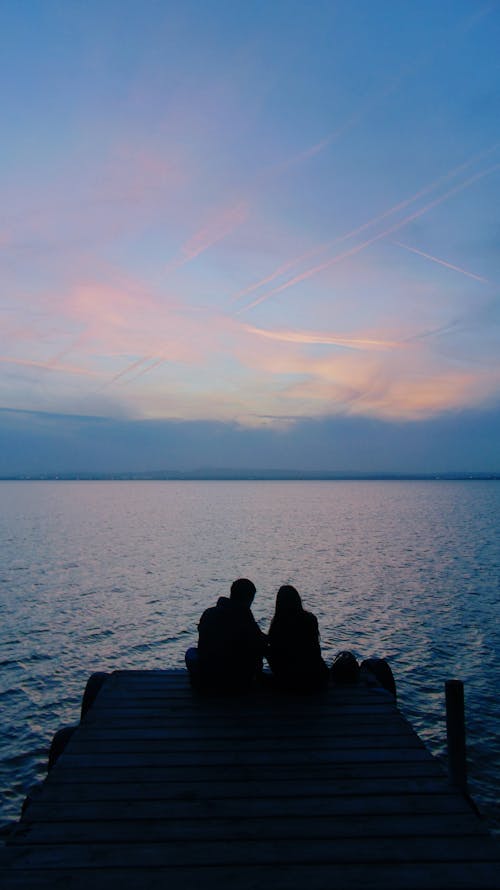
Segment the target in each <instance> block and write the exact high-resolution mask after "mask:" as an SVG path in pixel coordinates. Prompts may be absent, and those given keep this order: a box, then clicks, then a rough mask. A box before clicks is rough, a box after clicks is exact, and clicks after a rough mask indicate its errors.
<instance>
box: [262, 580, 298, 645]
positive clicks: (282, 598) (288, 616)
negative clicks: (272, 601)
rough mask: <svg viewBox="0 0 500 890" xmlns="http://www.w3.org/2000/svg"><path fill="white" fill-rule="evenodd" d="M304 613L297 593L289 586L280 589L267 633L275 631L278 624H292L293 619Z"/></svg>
mask: <svg viewBox="0 0 500 890" xmlns="http://www.w3.org/2000/svg"><path fill="white" fill-rule="evenodd" d="M303 612H304V608H303V606H302V600H301V598H300V594H299V592H298V591H297V590H296V589H295V587H292V585H291V584H284V585H283V587H280V589H279V590H278V594H277V596H276V606H275V610H274V616H273V619H272V621H271V627H270V629H269V632H270V633H271V632H272V631H273V629H274V630H276V628H277V626H278V625H279V624H288V623H289V622H293V620H294V618H296V617H297V616H299V615H301V614H302V613H303Z"/></svg>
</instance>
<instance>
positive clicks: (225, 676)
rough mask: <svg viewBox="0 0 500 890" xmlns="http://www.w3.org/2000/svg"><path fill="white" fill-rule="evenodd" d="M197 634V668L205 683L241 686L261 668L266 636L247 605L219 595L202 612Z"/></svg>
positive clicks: (249, 680) (250, 679)
mask: <svg viewBox="0 0 500 890" xmlns="http://www.w3.org/2000/svg"><path fill="white" fill-rule="evenodd" d="M198 634H199V636H198V658H199V671H200V674H201V676H202V677H203V678H204V679H205V680H206V681H207V682H212V683H216V684H217V685H225V686H239V685H244V684H247V683H249V682H251V681H252V679H253V678H254V677H255V675H256V673H257V672H258V671H259V670H260V669H261V667H262V656H263V655H264V653H265V651H266V648H267V637H266V635H265V634H263V633H262V631H261V630H260V628H259V626H258V624H257V622H256V621H255V618H254V617H253V615H252V612H251V610H250V608H249V607H248V606H242V605H239V604H238V603H234V602H233V601H232V600H230V599H228V597H225V596H221V597H220V598H219V599H218V601H217V605H216V606H213V607H212V608H210V609H206V610H205V611H204V612H203V615H202V616H201V618H200V623H199V624H198Z"/></svg>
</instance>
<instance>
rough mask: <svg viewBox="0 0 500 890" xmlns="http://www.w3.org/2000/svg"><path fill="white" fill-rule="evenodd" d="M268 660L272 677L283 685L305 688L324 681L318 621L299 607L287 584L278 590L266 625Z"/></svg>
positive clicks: (326, 672) (321, 685)
mask: <svg viewBox="0 0 500 890" xmlns="http://www.w3.org/2000/svg"><path fill="white" fill-rule="evenodd" d="M268 661H269V665H270V667H271V670H272V672H273V675H274V677H275V678H276V680H277V682H278V683H279V685H280V686H282V687H284V688H287V689H295V690H297V691H308V690H312V689H317V688H321V687H323V686H325V685H326V683H327V682H328V668H327V666H326V664H325V662H324V661H323V658H322V656H321V647H320V642H319V628H318V621H317V619H316V616H315V615H313V614H312V613H311V612H307V611H306V610H305V609H304V608H303V607H302V601H301V599H300V596H299V594H298V592H297V591H296V590H295V588H294V587H292V586H291V585H285V586H283V587H281V588H280V590H279V591H278V596H277V598H276V611H275V614H274V617H273V620H272V622H271V627H270V629H269V655H268Z"/></svg>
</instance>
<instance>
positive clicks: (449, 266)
mask: <svg viewBox="0 0 500 890" xmlns="http://www.w3.org/2000/svg"><path fill="white" fill-rule="evenodd" d="M391 244H395V245H396V246H397V247H402V248H403V249H404V250H409V251H410V252H411V253H416V254H418V255H419V256H423V257H425V258H426V259H427V260H432V262H433V263H439V265H440V266H445V268H446V269H452V270H453V271H454V272H461V273H462V275H467V278H474V279H475V280H476V281H481V282H482V283H483V284H489V283H490V282H489V281H488V279H487V278H483V276H482V275H475V274H474V272H468V271H467V269H462V267H461V266H454V265H453V263H447V262H446V260H440V259H439V257H437V256H432V254H430V253H424V251H423V250H418V248H417V247H410V245H409V244H403V242H402V241H391Z"/></svg>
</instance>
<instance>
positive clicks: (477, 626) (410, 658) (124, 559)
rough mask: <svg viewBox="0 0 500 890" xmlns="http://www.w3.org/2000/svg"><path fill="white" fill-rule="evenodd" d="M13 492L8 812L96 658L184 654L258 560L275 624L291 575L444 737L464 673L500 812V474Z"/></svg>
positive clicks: (4, 762)
mask: <svg viewBox="0 0 500 890" xmlns="http://www.w3.org/2000/svg"><path fill="white" fill-rule="evenodd" d="M0 497H1V505H2V508H1V515H0V545H1V552H2V563H3V564H2V568H1V570H0V622H1V624H0V626H1V628H2V630H1V643H2V646H1V662H0V663H1V667H2V671H1V686H0V704H1V706H2V712H3V714H4V727H5V731H4V734H3V738H2V740H1V741H0V791H1V792H2V797H3V798H4V806H3V812H2V813H1V817H2V818H3V820H4V821H5V820H6V819H12V818H17V816H18V814H19V807H20V802H21V799H22V798H23V797H24V794H25V793H26V789H27V787H28V786H29V785H30V784H31V783H32V782H33V781H34V780H36V779H37V778H39V777H41V776H42V775H43V774H44V771H45V758H46V748H47V746H48V744H49V743H50V739H51V737H52V735H53V733H54V732H55V730H56V729H58V728H59V727H60V726H61V725H62V724H64V723H68V722H70V723H71V722H75V721H76V720H77V719H78V714H79V705H80V700H81V695H82V691H83V688H84V685H85V682H86V680H87V678H88V676H89V674H90V673H92V672H93V671H96V670H113V669H114V668H155V667H180V666H182V664H183V653H184V651H185V649H186V648H187V647H188V645H190V644H191V643H193V642H194V640H195V637H196V632H195V628H196V624H197V621H198V618H199V616H200V614H201V612H202V610H203V609H204V608H206V606H207V605H211V604H213V603H214V601H215V600H216V598H217V597H218V596H219V595H220V594H221V593H226V592H227V590H228V588H229V585H230V583H231V581H232V580H233V579H234V578H236V577H238V576H247V577H250V578H252V579H253V580H254V581H255V583H256V585H257V591H258V592H257V597H256V600H255V606H254V613H255V615H256V617H257V619H258V620H259V621H260V623H261V626H262V627H263V629H264V630H266V629H267V627H268V624H269V620H270V617H271V614H272V610H273V605H274V597H275V594H276V591H277V589H278V587H279V586H280V585H281V584H284V583H291V584H294V586H296V587H297V589H298V590H299V592H300V593H301V594H302V597H303V600H304V605H305V606H306V608H308V609H310V610H312V611H313V612H315V613H316V615H317V616H318V619H319V624H320V628H321V635H322V646H323V650H324V654H325V657H326V658H327V659H331V658H332V657H333V655H334V654H335V653H336V652H337V651H338V650H339V649H343V648H350V649H352V650H353V651H354V652H356V654H357V655H359V656H360V657H362V658H364V657H368V656H370V655H372V654H379V655H385V656H386V657H388V658H389V659H390V662H391V665H392V668H393V671H394V674H395V676H396V681H397V684H398V690H399V693H400V704H401V706H402V708H403V710H404V711H405V713H406V714H407V716H409V718H410V719H411V721H412V722H413V724H414V725H415V727H416V728H417V729H418V731H419V732H420V733H421V735H422V736H423V737H424V739H425V740H426V741H427V742H428V744H429V745H430V746H431V748H432V749H433V750H434V751H435V752H437V753H443V751H444V742H445V727H444V682H445V680H446V679H448V678H450V677H453V676H457V677H460V678H461V679H463V680H464V682H465V684H466V704H467V719H468V732H469V754H470V775H471V789H472V792H473V794H474V795H475V796H476V798H477V799H478V800H479V802H480V804H481V807H482V809H483V811H484V812H485V814H486V815H487V816H488V818H489V820H490V824H491V825H492V826H493V827H494V826H497V827H500V814H499V811H498V808H497V804H496V798H497V797H498V787H499V784H500V754H499V752H498V746H497V744H496V738H497V737H498V733H499V730H500V717H499V715H498V709H497V707H496V702H495V692H496V689H497V688H498V683H499V680H500V677H499V667H498V654H499V648H500V647H499V630H498V617H499V616H498V603H499V598H500V584H499V579H500V545H499V536H498V517H499V516H500V510H499V507H500V485H499V484H498V483H494V482H180V483H176V482H144V483H141V482H81V483H78V482H75V483H72V482H44V483H43V482H38V483H37V482H30V483H27V482H26V483H22V482H18V483H0Z"/></svg>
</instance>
